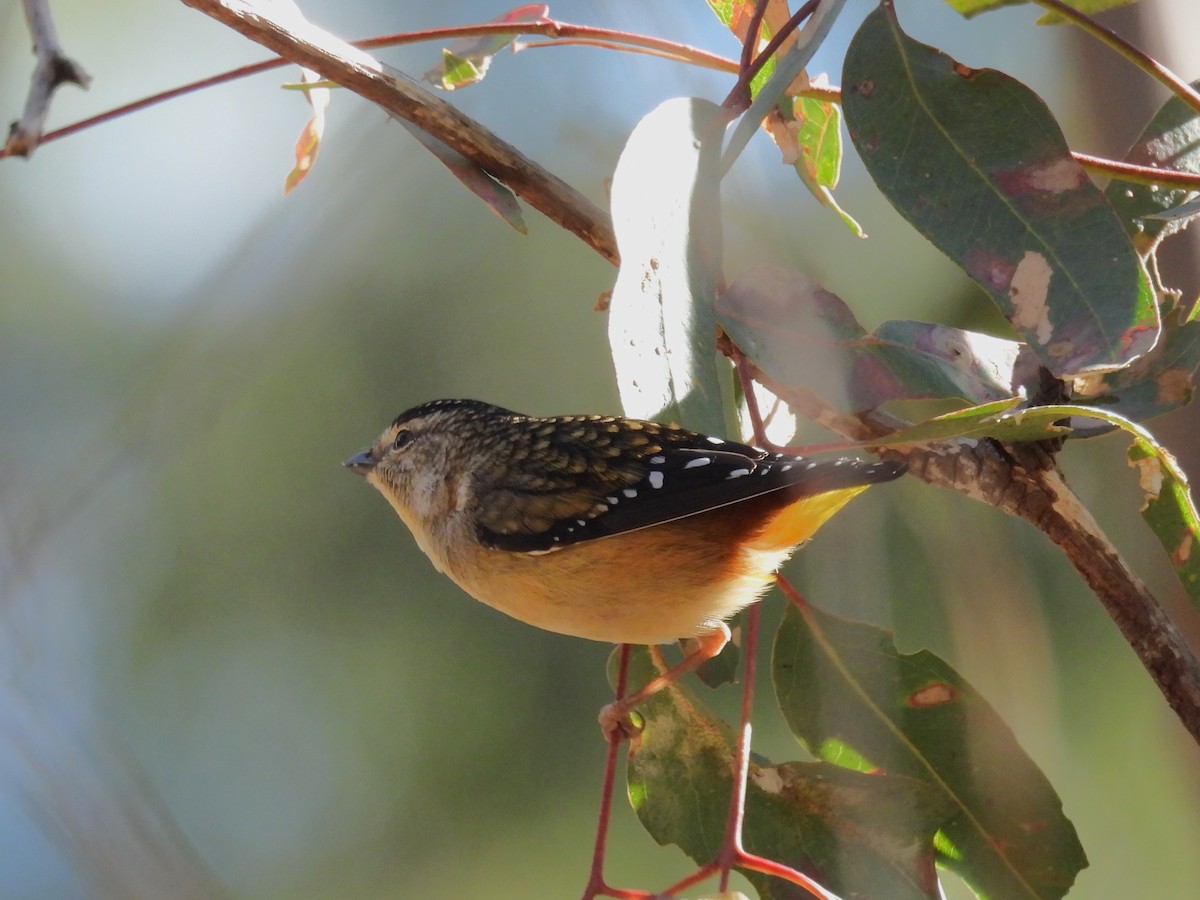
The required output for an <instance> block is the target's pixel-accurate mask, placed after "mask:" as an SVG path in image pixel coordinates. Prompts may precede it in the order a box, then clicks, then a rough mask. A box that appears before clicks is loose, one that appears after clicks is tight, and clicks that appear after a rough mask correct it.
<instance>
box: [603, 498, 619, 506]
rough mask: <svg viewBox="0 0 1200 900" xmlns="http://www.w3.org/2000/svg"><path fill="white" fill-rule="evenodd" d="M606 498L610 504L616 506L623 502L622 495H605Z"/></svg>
mask: <svg viewBox="0 0 1200 900" xmlns="http://www.w3.org/2000/svg"><path fill="white" fill-rule="evenodd" d="M604 499H605V500H607V501H608V504H609V506H616V505H617V504H618V503H620V502H621V498H620V497H605V498H604Z"/></svg>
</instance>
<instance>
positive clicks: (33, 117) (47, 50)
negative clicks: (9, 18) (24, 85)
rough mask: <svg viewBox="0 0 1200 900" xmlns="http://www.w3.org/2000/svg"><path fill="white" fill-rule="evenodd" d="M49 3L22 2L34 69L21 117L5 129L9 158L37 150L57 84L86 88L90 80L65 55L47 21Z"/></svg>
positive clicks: (27, 0)
mask: <svg viewBox="0 0 1200 900" xmlns="http://www.w3.org/2000/svg"><path fill="white" fill-rule="evenodd" d="M49 2H50V0H23V5H24V7H25V20H26V21H27V22H28V23H29V32H30V34H32V35H33V52H34V53H35V54H36V55H37V66H36V67H35V68H34V70H33V78H31V79H30V83H29V96H28V97H27V98H26V100H25V111H24V112H23V113H21V118H20V119H18V120H17V121H16V122H13V123H12V125H11V126H10V127H9V129H8V142H7V143H6V144H5V151H6V155H8V156H29V155H30V154H31V153H33V151H34V150H36V149H37V145H38V142H39V141H40V140H41V139H42V131H43V130H44V129H45V126H46V116H47V115H49V113H50V98H51V97H53V96H54V92H55V91H56V90H57V89H58V86H59V85H60V84H66V83H68V82H70V83H71V84H77V85H79V86H80V87H82V88H86V87H87V86H88V84H89V83H90V82H91V80H92V77H91V76H90V75H88V73H87V72H85V71H84V70H83V66H81V65H79V63H77V62H75V60H73V59H71V58H70V57H69V56H67V55H66V54H65V53H63V49H62V46H61V45H60V44H59V42H58V32H57V31H55V29H54V20H53V19H51V18H50V6H49Z"/></svg>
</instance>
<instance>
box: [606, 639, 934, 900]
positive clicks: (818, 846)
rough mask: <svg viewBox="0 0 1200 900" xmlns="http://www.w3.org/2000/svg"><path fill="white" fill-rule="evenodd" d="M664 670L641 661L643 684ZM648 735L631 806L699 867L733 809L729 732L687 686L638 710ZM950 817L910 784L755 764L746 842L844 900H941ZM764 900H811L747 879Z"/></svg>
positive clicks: (820, 768) (638, 750)
mask: <svg viewBox="0 0 1200 900" xmlns="http://www.w3.org/2000/svg"><path fill="white" fill-rule="evenodd" d="M656 671H657V670H656V669H655V668H654V667H653V664H652V662H651V658H650V655H649V652H648V651H647V650H646V649H645V648H641V647H639V648H635V649H634V651H633V653H632V654H631V665H630V677H631V682H632V683H633V684H634V685H637V684H642V683H644V682H645V681H647V680H649V678H650V677H652V676H653V675H654V674H656ZM639 711H640V712H641V713H642V714H643V715H644V717H645V726H646V727H645V730H644V731H643V732H642V735H641V738H640V740H639V741H638V742H637V743H636V744H635V746H634V749H633V750H632V751H631V753H630V757H629V796H630V799H631V800H632V802H633V806H634V809H635V810H636V811H637V814H638V817H639V819H641V821H642V824H643V825H644V826H645V827H646V829H647V830H648V831H649V832H650V834H651V835H652V836H653V837H654V838H655V840H657V841H658V842H659V843H662V844H676V845H678V846H679V847H680V848H681V849H682V850H683V851H684V852H685V853H687V854H688V856H690V857H691V858H692V859H694V860H696V861H697V862H698V863H705V862H708V861H709V860H711V859H712V858H713V856H714V855H715V853H716V851H717V849H718V847H719V845H720V840H721V834H722V831H723V827H724V822H725V815H726V812H727V811H728V808H729V798H730V791H731V789H732V784H733V779H732V771H733V741H732V738H731V735H730V733H729V729H728V727H727V726H726V725H725V724H724V723H723V722H721V721H720V720H719V719H717V718H716V717H715V716H714V715H713V714H712V712H711V711H710V710H709V709H708V708H707V707H705V706H704V705H703V704H702V703H700V702H699V701H698V700H697V699H696V697H695V695H694V694H693V693H692V692H691V691H690V690H688V689H687V688H686V687H678V686H674V687H671V688H668V689H666V690H664V691H661V692H660V693H658V694H656V695H654V696H653V697H652V698H650V699H649V700H648V701H646V702H645V703H644V704H643V705H642V706H641V707H640V709H639ZM951 812H952V809H951V806H950V804H948V803H947V802H946V801H945V800H944V799H942V798H940V797H938V795H937V792H936V791H934V790H932V789H930V788H929V787H928V786H927V785H924V784H921V783H920V782H919V781H918V780H916V779H912V778H907V777H891V776H875V775H867V774H864V773H861V772H851V771H849V770H846V769H841V768H838V767H837V766H833V765H829V764H827V763H785V764H782V765H778V766H773V765H769V764H767V763H766V762H765V761H763V760H761V759H755V760H753V761H751V763H750V781H749V784H748V790H747V797H746V824H745V831H744V842H745V846H746V849H747V850H749V851H750V852H752V853H757V854H759V855H761V856H765V857H768V858H770V859H773V860H777V861H779V862H782V863H784V864H786V865H789V866H791V867H793V868H796V869H799V870H800V871H802V872H805V873H806V874H808V875H809V876H810V877H812V878H814V879H815V880H816V881H818V882H819V883H820V884H822V885H823V886H824V887H825V888H827V889H829V890H832V891H834V892H835V893H836V894H838V895H839V896H842V897H887V898H889V900H893V898H894V900H901V898H904V900H908V898H911V900H918V898H919V900H929V898H934V897H937V885H936V881H935V879H934V871H933V835H934V833H935V832H936V830H937V829H938V828H939V827H940V826H941V825H942V824H943V823H944V822H945V821H947V820H948V818H949V815H950V814H951ZM743 874H745V875H746V877H747V878H748V879H750V881H751V882H752V883H753V884H754V886H755V888H756V889H757V890H758V892H759V896H760V898H765V900H771V898H777V900H784V898H796V897H799V896H804V897H808V896H809V895H808V894H807V893H802V892H801V891H800V889H799V888H797V887H794V886H792V885H790V884H788V883H785V882H783V881H780V880H778V879H774V878H769V877H767V876H763V875H759V874H756V873H753V872H744V873H743Z"/></svg>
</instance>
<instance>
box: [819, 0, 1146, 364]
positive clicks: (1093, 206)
mask: <svg viewBox="0 0 1200 900" xmlns="http://www.w3.org/2000/svg"><path fill="white" fill-rule="evenodd" d="M842 84H843V88H842V102H843V108H844V110H845V114H846V120H847V123H848V125H849V128H850V135H851V138H852V139H853V141H854V145H855V147H856V148H857V149H858V152H859V155H860V156H861V157H862V159H863V162H864V164H865V165H866V167H867V170H868V171H869V172H870V173H871V177H872V178H873V179H874V180H875V183H876V184H877V185H878V186H879V189H880V190H881V191H882V192H883V193H884V195H885V196H887V198H888V199H889V200H890V201H891V203H892V205H893V206H895V207H896V209H897V210H898V211H899V212H900V213H901V215H903V216H904V217H905V218H907V219H908V220H909V221H910V222H911V223H912V224H913V225H914V226H915V227H916V228H917V229H918V230H919V231H920V232H921V233H922V234H924V235H925V236H926V237H927V238H928V239H929V240H930V241H932V242H933V243H934V244H935V245H936V246H937V247H938V248H939V249H940V250H941V251H942V252H943V253H945V254H946V255H947V256H949V257H950V258H951V259H953V260H954V261H955V262H956V263H958V264H959V265H960V266H961V267H962V268H963V270H964V271H965V272H966V273H967V274H968V275H969V276H970V277H971V278H973V279H974V280H975V281H976V282H977V283H978V284H979V285H980V287H982V288H983V289H984V291H986V292H987V293H988V295H989V296H990V297H991V298H992V300H993V301H994V302H995V303H996V304H997V305H998V306H999V307H1000V309H1001V311H1002V312H1003V313H1004V315H1005V316H1006V317H1007V318H1008V320H1009V321H1010V322H1011V323H1012V324H1013V327H1014V328H1016V330H1017V331H1018V333H1019V334H1020V335H1021V336H1022V337H1023V338H1024V339H1025V341H1026V342H1027V343H1028V344H1029V346H1030V349H1031V350H1032V351H1033V352H1034V353H1035V354H1036V355H1037V356H1038V358H1039V360H1040V361H1041V362H1042V363H1043V365H1045V366H1046V368H1047V369H1049V370H1050V371H1051V372H1053V373H1054V374H1055V375H1057V376H1059V377H1062V376H1064V375H1067V374H1073V373H1078V372H1081V371H1085V370H1088V369H1094V368H1109V369H1111V368H1118V367H1120V366H1122V365H1125V364H1126V363H1128V362H1129V361H1130V360H1132V359H1134V358H1136V357H1137V356H1138V355H1140V354H1142V353H1144V352H1146V351H1147V350H1149V349H1150V348H1151V347H1152V346H1153V345H1154V342H1155V339H1156V337H1157V335H1158V328H1159V326H1158V318H1157V316H1158V310H1157V306H1156V303H1155V298H1154V295H1153V291H1152V290H1151V288H1150V283H1149V279H1148V277H1147V275H1146V272H1145V269H1144V268H1143V266H1142V264H1141V260H1140V259H1139V258H1138V255H1137V253H1136V252H1135V251H1134V249H1133V247H1132V245H1131V243H1130V240H1129V236H1128V235H1127V234H1126V233H1125V231H1124V229H1123V227H1122V226H1121V223H1120V221H1119V219H1118V217H1117V216H1116V214H1115V213H1114V212H1113V210H1112V208H1111V207H1110V206H1109V205H1108V203H1107V202H1106V201H1105V198H1104V195H1103V193H1102V192H1101V191H1100V190H1099V189H1098V188H1096V187H1095V186H1094V185H1093V184H1092V182H1091V181H1090V179H1089V178H1088V176H1087V173H1086V172H1084V170H1083V168H1082V167H1081V166H1080V165H1079V164H1078V163H1076V162H1075V160H1074V159H1073V158H1072V157H1071V154H1070V150H1069V148H1068V147H1067V144H1066V141H1065V139H1064V138H1063V135H1062V132H1061V131H1060V129H1059V127H1058V124H1057V123H1056V122H1055V121H1054V118H1053V116H1052V115H1051V114H1050V111H1049V110H1048V109H1047V108H1046V105H1045V104H1044V103H1043V102H1042V100H1041V99H1040V98H1039V97H1038V96H1037V95H1036V94H1034V93H1033V92H1032V91H1030V90H1029V89H1028V88H1026V87H1025V86H1024V85H1022V84H1020V83H1019V82H1017V81H1015V80H1014V79H1012V78H1009V77H1008V76H1007V75H1004V74H1003V73H1000V72H996V71H994V70H990V69H970V68H967V67H966V66H964V65H962V64H961V63H958V62H956V61H955V60H953V59H951V58H950V57H949V56H947V55H946V54H944V53H941V52H940V51H938V50H935V49H934V48H932V47H928V46H926V45H925V44H921V43H919V42H917V41H914V40H912V39H911V38H909V37H908V36H907V35H905V34H904V33H903V32H902V31H901V30H900V27H899V24H898V23H897V21H896V18H895V15H894V13H893V12H892V11H891V10H890V9H888V8H881V9H878V10H876V11H875V12H873V13H871V14H870V15H869V16H868V17H867V18H866V20H865V21H864V22H863V25H862V27H861V28H860V29H859V31H858V33H857V34H856V35H855V37H854V39H853V41H852V42H851V45H850V48H849V50H848V51H847V53H846V60H845V68H844V71H843V76H842Z"/></svg>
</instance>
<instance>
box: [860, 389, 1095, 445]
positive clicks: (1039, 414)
mask: <svg viewBox="0 0 1200 900" xmlns="http://www.w3.org/2000/svg"><path fill="white" fill-rule="evenodd" d="M1023 402H1024V401H1022V400H1021V398H1020V397H1010V398H1009V399H1007V400H997V401H995V402H993V403H981V404H980V405H978V406H972V407H969V408H967V409H959V410H955V411H954V412H951V413H946V414H945V415H941V416H934V417H933V418H931V419H926V420H925V421H924V422H919V423H918V424H916V425H913V426H912V427H911V428H905V429H902V430H901V431H894V432H892V433H891V434H889V435H887V436H886V437H882V438H878V439H874V438H873V439H872V441H871V443H872V444H877V445H879V446H885V445H886V446H893V447H894V446H905V445H913V444H938V443H943V442H945V441H950V440H962V439H971V440H977V439H979V438H984V437H990V438H995V439H996V440H1001V441H1044V440H1050V439H1053V438H1060V437H1063V436H1064V435H1066V434H1069V433H1070V430H1071V429H1070V428H1069V427H1067V426H1066V425H1063V424H1061V423H1062V422H1064V421H1066V420H1068V419H1069V418H1070V416H1071V413H1065V414H1064V413H1063V412H1062V411H1061V409H1062V408H1061V407H1050V406H1035V407H1031V408H1030V407H1026V408H1022V407H1021V403H1023Z"/></svg>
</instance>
